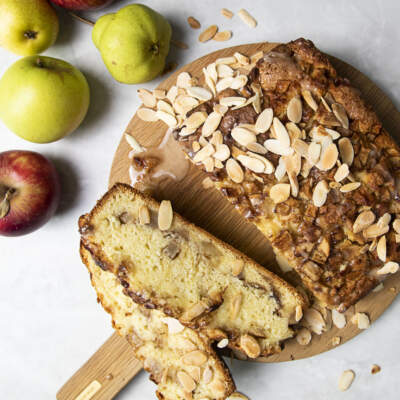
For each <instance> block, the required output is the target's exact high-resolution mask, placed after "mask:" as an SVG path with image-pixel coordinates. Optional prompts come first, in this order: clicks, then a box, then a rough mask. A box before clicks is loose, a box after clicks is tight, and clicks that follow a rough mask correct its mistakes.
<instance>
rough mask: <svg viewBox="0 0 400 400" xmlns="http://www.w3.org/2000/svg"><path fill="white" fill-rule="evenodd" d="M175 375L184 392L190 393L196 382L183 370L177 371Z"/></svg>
mask: <svg viewBox="0 0 400 400" xmlns="http://www.w3.org/2000/svg"><path fill="white" fill-rule="evenodd" d="M176 376H177V378H178V382H179V384H180V385H181V386H182V388H183V389H184V390H185V392H188V393H191V392H193V390H194V389H196V386H197V385H196V382H195V381H194V380H193V378H192V377H191V376H190V375H189V374H188V373H186V372H184V371H178V373H177V374H176Z"/></svg>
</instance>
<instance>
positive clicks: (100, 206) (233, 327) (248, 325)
mask: <svg viewBox="0 0 400 400" xmlns="http://www.w3.org/2000/svg"><path fill="white" fill-rule="evenodd" d="M79 227H80V232H81V234H82V236H81V239H82V244H83V246H84V247H85V249H87V250H88V251H89V252H90V254H91V255H92V257H93V258H94V260H95V261H96V263H97V264H98V265H99V266H101V267H102V268H103V269H104V270H107V271H111V272H112V273H113V274H114V275H115V276H116V277H118V279H119V281H120V283H121V285H122V286H123V287H124V292H125V293H126V294H127V295H128V296H130V297H131V298H132V299H133V300H134V301H135V302H136V303H138V304H142V305H143V306H144V307H145V308H148V309H158V310H162V311H163V312H164V313H165V314H167V315H168V316H170V317H173V318H176V319H178V320H179V321H180V322H181V323H182V324H183V325H185V326H187V327H191V328H195V329H197V330H199V331H201V332H203V333H204V334H205V335H206V336H207V337H208V338H209V339H210V340H212V341H218V346H219V347H225V346H229V347H230V348H232V349H236V350H240V351H242V352H244V353H245V354H246V355H247V356H248V357H251V358H256V357H258V356H260V355H261V356H266V355H269V354H272V353H274V352H277V351H279V350H280V346H279V344H280V342H281V341H282V340H285V339H287V338H289V337H291V336H292V335H293V332H292V329H291V328H290V324H292V323H295V322H296V321H299V320H300V318H301V317H302V308H303V306H304V300H303V299H302V297H301V296H300V295H299V294H298V293H297V291H296V290H295V289H294V288H292V287H291V286H290V285H288V284H287V283H286V282H285V281H283V280H282V279H280V278H278V277H277V276H275V275H274V274H272V273H271V272H269V271H267V270H265V269H264V268H262V267H261V266H259V265H257V264H256V263H255V262H253V261H252V260H250V259H248V258H247V257H245V256H244V255H243V254H241V253H239V252H238V251H236V250H234V249H232V248H231V247H229V246H228V245H227V244H225V243H223V242H221V241H220V240H218V239H216V238H214V237H212V236H211V235H210V234H208V233H206V232H205V231H203V230H201V229H200V228H198V227H196V226H194V225H192V224H190V223H188V222H187V221H185V220H184V219H183V218H182V217H180V216H179V215H177V214H175V213H173V212H172V208H171V206H170V203H169V202H166V201H163V202H162V203H161V205H160V204H159V203H158V202H156V201H155V200H153V199H152V198H150V197H147V196H145V195H143V194H142V193H140V192H138V191H136V190H135V189H133V188H131V187H130V186H128V185H123V184H117V185H115V186H114V187H113V188H112V189H111V190H110V191H109V192H108V193H107V194H106V195H105V196H104V197H103V198H102V199H101V200H100V201H99V202H98V203H97V205H96V206H95V207H94V209H93V210H92V211H91V212H90V213H89V214H87V215H84V216H82V217H81V218H80V221H79Z"/></svg>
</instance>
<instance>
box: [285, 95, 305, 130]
mask: <svg viewBox="0 0 400 400" xmlns="http://www.w3.org/2000/svg"><path fill="white" fill-rule="evenodd" d="M286 114H287V117H288V118H289V121H292V122H294V123H295V124H298V123H299V122H300V121H301V117H302V114H303V105H302V103H301V100H300V97H299V96H295V97H293V98H292V99H290V101H289V103H288V106H287V109H286Z"/></svg>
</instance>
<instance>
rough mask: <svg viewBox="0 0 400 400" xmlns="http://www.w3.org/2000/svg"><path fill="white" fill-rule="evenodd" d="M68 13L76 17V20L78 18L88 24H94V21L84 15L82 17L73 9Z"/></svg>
mask: <svg viewBox="0 0 400 400" xmlns="http://www.w3.org/2000/svg"><path fill="white" fill-rule="evenodd" d="M68 14H69V15H70V16H71V17H72V18H75V19H76V20H78V21H80V22H84V23H85V24H87V25H91V26H94V22H93V21H91V20H90V19H86V18H83V17H81V16H80V15H78V14H75V13H74V12H72V11H69V12H68Z"/></svg>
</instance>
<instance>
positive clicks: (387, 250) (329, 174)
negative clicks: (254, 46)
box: [175, 39, 400, 311]
mask: <svg viewBox="0 0 400 400" xmlns="http://www.w3.org/2000/svg"><path fill="white" fill-rule="evenodd" d="M255 56H256V55H255ZM255 56H253V57H251V58H250V59H249V58H248V57H245V56H244V55H240V54H237V53H236V54H235V55H234V57H227V58H224V59H219V60H216V62H215V63H213V64H210V65H209V66H207V67H206V68H204V74H205V83H204V87H207V89H204V88H203V91H204V90H205V91H206V92H207V91H208V92H207V93H208V96H206V95H205V94H204V92H202V93H203V97H202V98H203V99H206V98H208V99H210V100H207V101H203V102H201V104H200V105H199V106H197V107H196V108H194V109H192V110H190V111H188V112H187V114H186V115H185V116H182V115H177V121H182V122H180V123H179V125H180V127H179V128H178V129H176V131H175V137H176V139H177V140H178V142H179V143H180V144H181V145H182V147H183V149H184V151H185V152H186V153H187V155H188V156H189V158H190V159H191V160H192V161H193V163H194V164H196V165H198V166H199V168H202V169H203V170H204V171H205V172H207V173H208V175H209V177H210V178H211V180H212V181H213V182H214V184H215V187H216V188H217V189H219V190H220V192H221V193H222V194H223V195H224V196H226V197H227V198H228V199H229V200H230V201H231V202H232V204H234V206H235V208H236V209H237V210H239V211H240V212H241V213H242V214H243V216H245V217H246V218H247V219H249V220H251V221H252V222H253V223H254V224H255V225H256V226H257V227H258V228H259V229H260V231H261V232H262V233H263V234H264V235H265V236H266V237H267V238H268V239H269V240H270V242H271V243H272V246H273V248H274V250H275V252H276V254H277V255H278V256H279V257H278V258H279V260H281V261H283V262H284V263H285V264H286V268H287V265H289V266H290V267H292V268H294V269H295V271H296V272H297V273H298V274H299V276H300V277H301V279H302V281H303V283H304V284H305V286H306V287H307V288H308V289H310V290H311V291H312V293H313V294H314V295H315V296H316V297H317V298H318V299H319V300H321V301H322V302H324V303H325V304H327V305H329V306H330V307H332V308H337V309H338V310H339V311H345V310H346V309H347V308H348V307H349V306H350V305H352V304H354V303H355V302H357V301H358V300H359V299H360V298H362V297H363V296H364V295H365V294H367V293H368V292H369V291H370V290H371V289H373V288H374V287H375V286H376V285H377V284H378V283H379V282H380V281H381V280H382V279H383V278H385V277H386V276H387V275H389V274H391V273H395V272H397V271H398V269H399V264H398V262H399V260H400V245H399V243H400V218H399V217H400V196H399V190H398V188H399V181H400V151H399V147H398V146H397V145H396V143H395V142H394V140H393V139H392V138H391V137H390V136H389V135H388V133H387V132H386V131H385V129H384V128H383V127H382V124H381V122H380V121H379V119H378V117H377V115H376V114H375V113H374V111H373V110H371V108H370V107H369V106H367V105H366V104H365V102H364V101H363V100H362V98H361V97H360V93H359V92H358V91H357V90H356V89H355V88H353V87H352V86H351V85H350V83H349V81H348V80H347V79H343V78H341V77H340V76H338V74H337V72H336V70H335V69H334V68H333V66H332V65H331V63H330V61H329V59H328V57H327V56H326V55H325V54H323V53H321V52H320V51H319V50H318V49H317V48H316V47H315V46H314V44H313V43H312V42H311V41H308V40H305V39H298V40H295V41H293V42H290V43H288V44H285V45H279V46H277V47H276V48H274V49H273V50H272V51H270V52H268V53H267V54H264V55H263V54H258V53H257V57H255ZM256 60H257V61H256ZM246 71H247V72H249V71H250V72H249V73H248V74H247V73H246ZM227 74H228V75H227ZM186 92H187V95H189V96H190V95H191V94H196V93H198V92H199V89H198V88H196V89H194V88H191V87H189V88H187V89H186ZM211 92H214V94H215V95H214V96H212V93H211ZM175 110H176V113H177V114H179V113H180V112H179V109H178V108H175ZM186 111H187V110H185V112H186Z"/></svg>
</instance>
